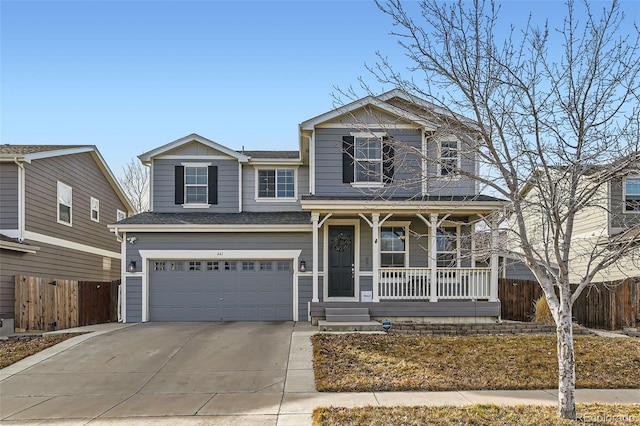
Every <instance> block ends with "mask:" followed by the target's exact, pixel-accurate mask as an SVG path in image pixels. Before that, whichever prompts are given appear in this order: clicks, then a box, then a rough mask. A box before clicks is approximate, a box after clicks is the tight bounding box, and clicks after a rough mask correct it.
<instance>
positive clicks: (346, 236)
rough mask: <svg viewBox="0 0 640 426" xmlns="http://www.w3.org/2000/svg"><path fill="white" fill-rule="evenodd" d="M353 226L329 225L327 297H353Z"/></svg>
mask: <svg viewBox="0 0 640 426" xmlns="http://www.w3.org/2000/svg"><path fill="white" fill-rule="evenodd" d="M354 235H355V232H354V227H353V226H351V225H340V226H336V225H334V226H329V297H354V296H355V294H354V286H353V282H354Z"/></svg>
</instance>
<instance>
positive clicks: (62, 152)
mask: <svg viewBox="0 0 640 426" xmlns="http://www.w3.org/2000/svg"><path fill="white" fill-rule="evenodd" d="M96 150H97V148H96V147H95V146H93V145H87V146H81V147H77V148H67V149H56V150H52V151H42V152H33V153H31V154H25V155H24V159H25V161H26V162H27V163H31V161H33V160H39V159H41V158H51V157H60V156H63V155H71V154H82V153H85V152H92V151H96Z"/></svg>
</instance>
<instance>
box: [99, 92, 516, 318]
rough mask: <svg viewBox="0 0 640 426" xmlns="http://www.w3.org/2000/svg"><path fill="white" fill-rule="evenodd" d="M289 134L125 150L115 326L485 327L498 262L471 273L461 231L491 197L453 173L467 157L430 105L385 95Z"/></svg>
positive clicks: (488, 209)
mask: <svg viewBox="0 0 640 426" xmlns="http://www.w3.org/2000/svg"><path fill="white" fill-rule="evenodd" d="M459 130H460V129H458V131H459ZM467 131H468V132H472V130H471V129H467ZM299 132H300V133H299V150H298V151H244V150H242V151H236V150H233V149H231V148H229V147H226V146H223V145H220V144H219V143H216V142H214V141H211V140H209V139H206V138H204V137H202V136H199V135H196V134H192V135H189V136H186V137H184V138H181V139H178V140H176V141H173V142H171V143H168V144H166V145H163V146H161V147H159V148H157V149H154V150H152V151H149V152H147V153H144V154H142V155H140V156H139V158H140V160H141V161H142V162H143V163H144V164H146V165H148V166H150V168H151V206H152V207H151V211H149V212H146V213H142V214H139V215H136V216H133V217H130V218H127V219H126V220H122V221H120V222H118V223H116V224H113V225H111V226H110V227H111V229H112V230H113V231H114V232H115V233H116V234H117V235H119V236H120V237H121V238H123V240H124V241H127V242H128V244H126V245H125V246H123V249H124V250H123V262H125V263H126V264H127V265H128V266H127V272H126V273H125V274H124V276H123V286H124V291H125V294H126V297H125V298H124V300H123V318H124V320H125V321H126V322H140V321H143V322H144V321H230V320H231V321H233V320H294V321H308V320H312V321H313V322H314V323H315V322H316V320H318V319H322V318H324V317H325V308H327V307H336V306H337V307H366V308H368V309H369V313H370V315H371V316H372V317H373V318H413V319H419V320H425V321H431V320H434V319H435V320H437V321H495V320H496V319H498V318H499V315H500V303H499V301H498V297H497V279H498V263H497V256H494V257H491V259H490V261H489V262H487V263H485V264H484V265H477V262H476V259H475V257H474V250H473V242H472V238H471V236H472V235H473V230H474V229H475V224H476V223H477V222H478V221H480V220H482V218H485V217H487V215H489V214H491V213H492V212H494V211H496V210H498V209H502V208H503V206H504V202H503V201H502V200H499V199H496V198H493V197H489V196H485V195H480V194H479V193H478V190H477V188H476V184H475V183H474V182H473V181H471V180H469V179H467V178H464V177H462V176H460V175H459V174H458V173H457V172H456V169H459V168H469V169H470V170H476V169H477V167H478V164H477V161H476V159H475V158H474V157H473V156H472V155H471V154H469V153H468V150H467V149H465V148H466V147H465V146H464V145H465V143H464V142H463V141H462V140H459V139H458V138H456V136H455V135H453V134H451V133H448V132H447V131H446V129H445V127H444V124H443V121H441V120H440V117H439V116H438V115H437V114H436V113H435V112H434V111H433V109H432V108H431V106H430V105H429V104H427V103H426V102H424V101H421V100H418V99H415V98H412V97H409V96H407V95H406V94H404V93H403V92H400V91H397V90H394V91H391V92H388V93H386V94H384V95H381V96H378V97H366V98H363V99H360V100H358V101H356V102H353V103H351V104H349V105H346V106H344V107H343V108H340V109H336V110H333V111H330V112H327V113H325V114H322V115H319V116H317V117H315V118H312V119H309V120H307V121H304V122H303V123H301V124H300V126H299ZM256 138H259V135H256ZM399 141H402V144H400V143H399ZM493 229H494V230H495V231H496V232H495V234H496V235H497V227H496V226H495V224H493Z"/></svg>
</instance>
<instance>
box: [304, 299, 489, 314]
mask: <svg viewBox="0 0 640 426" xmlns="http://www.w3.org/2000/svg"><path fill="white" fill-rule="evenodd" d="M342 307H358V308H369V314H370V315H371V317H377V318H383V317H435V318H438V317H440V318H442V317H496V318H497V317H499V316H500V302H473V301H441V302H435V303H434V302H379V303H373V302H371V303H358V302H320V303H312V304H311V316H312V317H324V316H325V315H324V310H325V308H342Z"/></svg>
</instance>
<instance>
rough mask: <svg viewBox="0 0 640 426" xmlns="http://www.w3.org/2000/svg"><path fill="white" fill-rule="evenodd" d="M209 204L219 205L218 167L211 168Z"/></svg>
mask: <svg viewBox="0 0 640 426" xmlns="http://www.w3.org/2000/svg"><path fill="white" fill-rule="evenodd" d="M208 178H209V182H207V183H208V184H209V204H218V166H209V176H208Z"/></svg>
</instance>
